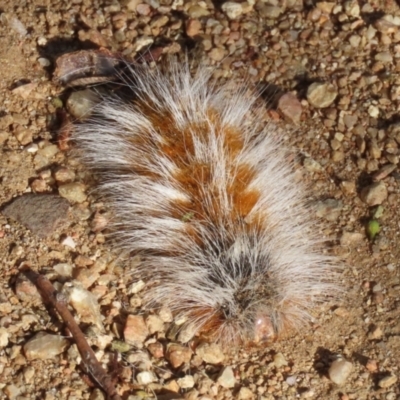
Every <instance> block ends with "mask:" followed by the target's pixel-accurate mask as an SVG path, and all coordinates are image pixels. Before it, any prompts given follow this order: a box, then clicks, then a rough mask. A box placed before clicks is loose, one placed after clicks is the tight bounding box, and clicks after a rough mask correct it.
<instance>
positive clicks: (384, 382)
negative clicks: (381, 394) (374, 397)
mask: <svg viewBox="0 0 400 400" xmlns="http://www.w3.org/2000/svg"><path fill="white" fill-rule="evenodd" d="M396 382H397V376H396V375H389V376H385V377H384V378H382V379H380V380H379V382H378V386H379V387H380V388H388V387H390V386H393V385H394V384H395V383H396Z"/></svg>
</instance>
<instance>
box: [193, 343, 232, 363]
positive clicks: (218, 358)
mask: <svg viewBox="0 0 400 400" xmlns="http://www.w3.org/2000/svg"><path fill="white" fill-rule="evenodd" d="M196 354H197V355H198V356H199V357H200V358H201V359H202V360H203V361H204V362H206V363H207V364H220V363H222V362H223V361H224V359H225V355H224V353H223V351H222V349H221V348H220V346H218V345H217V344H215V343H201V344H200V345H199V346H197V348H196Z"/></svg>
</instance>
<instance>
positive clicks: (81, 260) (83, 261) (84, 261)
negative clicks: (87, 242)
mask: <svg viewBox="0 0 400 400" xmlns="http://www.w3.org/2000/svg"><path fill="white" fill-rule="evenodd" d="M74 263H75V265H76V266H77V267H88V266H89V265H93V263H94V261H93V260H92V259H91V258H89V257H86V256H82V255H79V256H77V257H76V258H75V259H74Z"/></svg>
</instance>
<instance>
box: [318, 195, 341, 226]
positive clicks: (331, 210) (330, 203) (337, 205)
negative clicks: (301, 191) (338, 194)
mask: <svg viewBox="0 0 400 400" xmlns="http://www.w3.org/2000/svg"><path fill="white" fill-rule="evenodd" d="M342 208H343V204H342V202H341V201H340V200H336V199H327V200H323V201H319V202H317V204H316V214H317V217H319V218H325V219H326V220H327V221H336V220H337V219H338V218H339V216H340V212H341V211H342Z"/></svg>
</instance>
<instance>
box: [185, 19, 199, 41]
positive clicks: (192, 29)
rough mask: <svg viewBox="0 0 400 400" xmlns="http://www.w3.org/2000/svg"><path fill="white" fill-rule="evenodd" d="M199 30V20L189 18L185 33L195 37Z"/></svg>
mask: <svg viewBox="0 0 400 400" xmlns="http://www.w3.org/2000/svg"><path fill="white" fill-rule="evenodd" d="M200 32H201V22H200V21H199V20H197V19H190V20H189V21H188V23H187V25H186V34H187V35H188V36H189V37H195V36H197V35H198V34H199V33H200Z"/></svg>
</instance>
